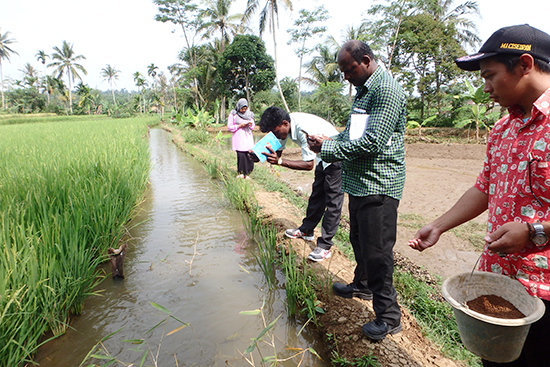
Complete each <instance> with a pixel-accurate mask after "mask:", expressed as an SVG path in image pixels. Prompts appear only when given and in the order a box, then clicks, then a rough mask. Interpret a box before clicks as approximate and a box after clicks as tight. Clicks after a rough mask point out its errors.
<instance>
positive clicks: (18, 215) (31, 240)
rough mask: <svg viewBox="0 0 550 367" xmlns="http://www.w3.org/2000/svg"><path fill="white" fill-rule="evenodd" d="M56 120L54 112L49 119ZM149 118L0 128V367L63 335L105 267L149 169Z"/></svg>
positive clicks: (17, 363)
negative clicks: (47, 338) (47, 337)
mask: <svg viewBox="0 0 550 367" xmlns="http://www.w3.org/2000/svg"><path fill="white" fill-rule="evenodd" d="M48 118H51V117H48ZM153 122H155V121H154V120H152V119H151V118H149V119H143V118H142V119H129V120H112V119H108V118H105V117H103V118H87V119H86V118H75V119H65V118H60V119H53V120H51V121H49V122H44V123H40V124H36V123H34V124H30V123H26V124H10V125H1V126H0V135H1V136H2V139H0V156H2V157H5V159H3V160H1V161H0V187H1V188H2V190H0V207H2V211H1V212H0V222H1V223H2V227H1V229H0V366H10V367H11V366H20V365H23V364H24V363H26V362H29V361H30V359H31V357H32V355H33V353H34V352H35V351H36V349H37V348H38V346H39V344H38V340H40V338H41V336H42V335H43V334H44V333H45V332H46V331H51V332H52V334H53V335H54V336H56V335H60V334H62V333H63V332H64V331H65V330H66V328H67V326H68V319H69V317H70V315H71V314H79V313H81V312H82V307H83V304H84V300H85V298H86V297H87V296H88V295H90V294H94V288H95V287H96V285H97V284H98V283H99V282H100V281H101V280H102V279H103V277H104V274H102V273H101V272H99V271H98V270H97V265H98V264H99V263H101V262H102V261H104V260H105V259H106V258H107V257H106V251H107V248H108V247H109V246H111V245H112V244H114V243H117V242H118V240H119V239H120V238H121V236H122V235H123V233H124V226H125V224H126V223H127V222H128V221H129V220H130V219H131V218H132V214H133V212H134V210H135V208H136V205H137V204H138V203H139V202H140V201H141V198H142V196H143V193H144V189H145V186H146V183H147V179H148V175H149V167H150V162H149V154H148V144H147V140H146V139H145V136H146V131H147V126H146V125H147V124H148V123H153Z"/></svg>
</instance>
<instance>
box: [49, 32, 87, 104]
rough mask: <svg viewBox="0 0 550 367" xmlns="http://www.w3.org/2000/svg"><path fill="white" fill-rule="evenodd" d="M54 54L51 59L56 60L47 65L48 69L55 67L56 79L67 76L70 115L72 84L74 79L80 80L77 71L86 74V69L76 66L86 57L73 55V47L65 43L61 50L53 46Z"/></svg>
mask: <svg viewBox="0 0 550 367" xmlns="http://www.w3.org/2000/svg"><path fill="white" fill-rule="evenodd" d="M53 50H54V53H53V54H52V56H51V57H52V59H53V60H56V61H54V62H52V63H51V64H48V67H55V68H56V69H55V72H57V77H58V78H61V77H62V76H63V75H67V80H68V81H69V110H70V111H71V114H72V113H73V97H72V94H71V89H72V82H73V81H74V80H75V79H78V80H82V78H81V77H80V75H79V74H78V71H77V70H80V71H81V72H82V73H84V75H86V74H88V72H87V71H86V69H84V67H83V66H82V65H80V64H77V61H79V60H85V59H86V57H84V56H83V55H75V53H74V50H73V45H72V44H70V43H68V42H67V41H63V45H62V46H61V48H59V47H57V46H54V48H53Z"/></svg>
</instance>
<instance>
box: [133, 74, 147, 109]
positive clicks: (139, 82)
mask: <svg viewBox="0 0 550 367" xmlns="http://www.w3.org/2000/svg"><path fill="white" fill-rule="evenodd" d="M133 77H134V82H135V83H136V86H137V87H138V91H139V100H140V102H139V113H143V112H145V101H144V100H143V89H144V88H145V86H146V85H147V80H145V78H144V77H143V75H141V73H140V72H139V71H136V72H135V73H134V74H133ZM142 100H143V108H142V103H141V101H142Z"/></svg>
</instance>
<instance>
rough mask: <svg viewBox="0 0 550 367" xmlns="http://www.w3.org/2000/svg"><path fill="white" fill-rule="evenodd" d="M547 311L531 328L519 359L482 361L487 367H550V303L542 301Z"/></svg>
mask: <svg viewBox="0 0 550 367" xmlns="http://www.w3.org/2000/svg"><path fill="white" fill-rule="evenodd" d="M542 301H543V302H544V306H546V311H545V312H544V315H543V316H542V318H541V319H540V320H538V321H537V322H535V323H533V324H532V325H531V328H529V333H528V334H527V339H526V340H525V344H524V345H523V349H522V351H521V354H520V356H519V358H518V359H516V360H515V361H513V362H509V363H496V362H489V361H486V360H483V359H482V360H481V361H482V362H483V366H485V367H497V366H506V367H547V366H550V348H549V346H550V301H546V300H542Z"/></svg>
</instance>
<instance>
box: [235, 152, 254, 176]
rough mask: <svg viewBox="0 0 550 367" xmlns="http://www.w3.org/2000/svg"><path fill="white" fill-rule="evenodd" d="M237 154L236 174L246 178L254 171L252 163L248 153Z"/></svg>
mask: <svg viewBox="0 0 550 367" xmlns="http://www.w3.org/2000/svg"><path fill="white" fill-rule="evenodd" d="M236 152H237V172H238V173H242V174H243V175H245V176H248V174H249V173H250V172H252V170H254V162H253V161H252V159H250V156H249V155H248V152H240V151H238V150H237V151H236Z"/></svg>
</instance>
